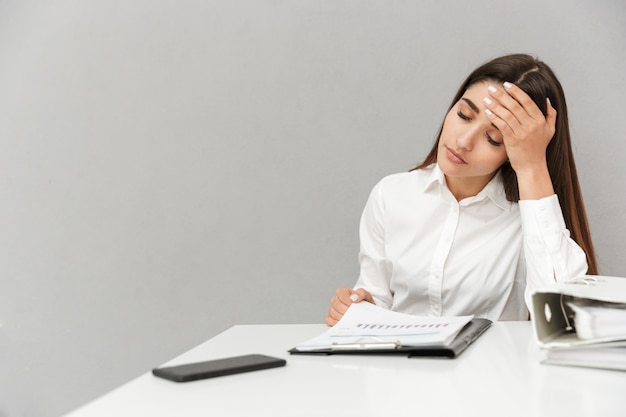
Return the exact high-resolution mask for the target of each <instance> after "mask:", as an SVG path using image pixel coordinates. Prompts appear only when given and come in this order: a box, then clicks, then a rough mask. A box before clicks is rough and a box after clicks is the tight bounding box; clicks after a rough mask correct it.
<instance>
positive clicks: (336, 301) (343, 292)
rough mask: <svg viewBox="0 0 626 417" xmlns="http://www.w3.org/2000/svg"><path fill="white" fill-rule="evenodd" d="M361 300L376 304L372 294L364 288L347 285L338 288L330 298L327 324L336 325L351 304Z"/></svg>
mask: <svg viewBox="0 0 626 417" xmlns="http://www.w3.org/2000/svg"><path fill="white" fill-rule="evenodd" d="M361 301H367V302H368V303H372V304H374V298H373V297H372V294H370V293H369V292H368V291H366V290H365V289H363V288H358V289H356V290H353V289H352V288H347V287H341V288H337V291H336V292H335V295H334V296H333V297H332V298H331V299H330V307H328V315H327V316H326V320H325V321H326V324H327V325H329V326H334V325H335V324H337V322H338V321H339V320H340V319H341V318H342V317H343V315H344V314H345V313H346V311H347V310H348V307H350V305H352V304H353V303H358V302H361Z"/></svg>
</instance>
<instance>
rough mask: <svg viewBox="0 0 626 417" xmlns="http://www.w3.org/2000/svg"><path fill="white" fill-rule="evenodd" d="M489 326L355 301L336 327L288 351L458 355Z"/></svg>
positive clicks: (467, 318) (469, 318) (484, 321)
mask: <svg viewBox="0 0 626 417" xmlns="http://www.w3.org/2000/svg"><path fill="white" fill-rule="evenodd" d="M490 325H491V321H489V320H487V319H481V318H474V317H473V316H463V317H422V316H413V315H409V314H402V313H397V312H394V311H390V310H387V309H384V308H381V307H377V306H375V305H373V304H370V303H368V302H360V303H356V304H352V305H351V306H350V307H349V308H348V311H347V312H346V313H345V314H344V316H343V317H342V318H341V320H340V321H339V322H338V323H337V324H336V325H335V326H334V327H331V328H329V330H328V331H326V332H324V333H322V334H321V335H319V336H317V337H315V338H313V339H310V340H307V341H305V342H303V343H300V344H299V345H297V346H296V347H294V348H293V349H291V350H290V351H289V352H290V353H292V354H324V355H330V354H357V353H361V354H406V355H407V356H409V357H413V356H437V357H447V358H455V357H457V356H458V355H460V354H461V352H463V351H464V350H465V349H466V348H467V346H469V345H470V344H472V343H473V342H474V341H475V340H476V339H477V338H478V337H479V336H480V335H481V334H482V333H483V332H484V331H485V330H487V329H488V328H489V326H490Z"/></svg>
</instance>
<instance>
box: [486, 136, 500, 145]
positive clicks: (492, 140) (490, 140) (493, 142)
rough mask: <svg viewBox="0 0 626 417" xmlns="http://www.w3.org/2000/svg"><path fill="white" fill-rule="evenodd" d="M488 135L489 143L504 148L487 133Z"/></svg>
mask: <svg viewBox="0 0 626 417" xmlns="http://www.w3.org/2000/svg"><path fill="white" fill-rule="evenodd" d="M486 135H487V142H489V143H490V144H492V145H493V146H502V143H500V142H497V141H496V140H494V139H493V138H492V137H491V136H489V133H487V134H486Z"/></svg>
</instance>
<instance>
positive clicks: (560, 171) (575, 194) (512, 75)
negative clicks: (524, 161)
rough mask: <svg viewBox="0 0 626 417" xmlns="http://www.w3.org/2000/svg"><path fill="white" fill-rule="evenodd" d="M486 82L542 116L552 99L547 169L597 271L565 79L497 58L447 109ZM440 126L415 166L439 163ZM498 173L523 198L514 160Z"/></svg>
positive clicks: (536, 65)
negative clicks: (529, 103)
mask: <svg viewBox="0 0 626 417" xmlns="http://www.w3.org/2000/svg"><path fill="white" fill-rule="evenodd" d="M487 80H489V81H493V82H496V83H500V84H501V83H504V82H505V81H509V82H512V83H514V84H515V85H517V86H518V87H520V88H521V89H522V90H524V91H525V92H526V94H528V95H529V96H530V98H531V99H532V100H533V101H534V102H535V104H536V105H537V107H539V109H540V110H541V112H542V113H543V115H544V116H545V115H546V113H547V108H546V97H548V98H549V99H550V103H551V104H552V107H554V108H555V109H556V111H557V119H556V126H555V128H556V130H555V133H554V136H553V137H552V140H551V141H550V143H549V144H548V148H547V150H546V159H547V163H548V170H549V172H550V178H551V179H552V185H553V187H554V191H555V193H556V194H557V196H558V197H559V202H560V203H561V209H562V211H563V217H564V219H565V224H566V226H567V228H568V230H569V231H570V233H571V236H572V239H573V240H574V241H575V242H576V243H577V244H578V245H579V246H580V247H581V248H582V249H583V250H584V251H585V253H586V254H587V265H588V270H587V273H588V274H592V275H597V274H598V266H597V263H596V256H595V251H594V248H593V243H592V241H591V232H590V231H589V223H588V221H587V213H586V211H585V206H584V204H583V199H582V192H581V190H580V184H579V182H578V174H577V172H576V164H575V163H574V154H573V152H572V144H571V137H570V131H569V120H568V117H567V104H566V103H565V93H564V92H563V88H562V87H561V83H560V82H559V80H558V79H557V78H556V75H555V74H554V72H553V71H552V70H551V69H550V67H548V66H547V65H546V64H545V63H544V62H542V61H539V60H538V59H536V58H534V57H532V56H530V55H525V54H514V55H507V56H503V57H499V58H496V59H493V60H491V61H489V62H487V63H485V64H483V65H481V66H480V67H478V68H476V69H475V70H474V71H473V72H472V73H471V74H470V75H469V76H468V77H467V78H466V79H465V81H464V82H463V84H461V87H460V88H459V90H458V92H457V93H456V95H455V96H454V99H453V100H452V103H451V104H450V107H449V109H448V111H449V110H450V109H452V107H453V106H454V105H455V104H456V103H457V102H458V101H459V100H460V99H461V97H463V94H465V91H466V90H467V89H468V88H469V87H471V86H472V85H474V84H476V83H478V82H481V81H487ZM442 129H443V123H442V125H441V128H440V129H439V133H438V134H437V140H436V141H435V144H434V145H433V147H432V149H431V150H430V152H429V153H428V155H427V156H426V159H425V160H424V162H422V163H421V164H420V165H418V166H417V167H415V168H413V170H415V169H421V168H425V167H427V166H428V165H431V164H432V163H434V162H436V161H437V148H438V145H439V138H440V136H441V131H442ZM500 171H501V172H502V178H503V181H504V190H505V193H506V197H507V199H508V200H509V201H515V202H517V201H519V189H518V186H517V176H516V175H515V171H514V170H513V168H512V167H511V164H510V163H509V162H508V161H507V162H505V163H504V164H503V165H502V166H501V167H500Z"/></svg>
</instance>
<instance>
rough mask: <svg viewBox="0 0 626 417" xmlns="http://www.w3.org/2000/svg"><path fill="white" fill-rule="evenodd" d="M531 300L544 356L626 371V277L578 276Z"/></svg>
mask: <svg viewBox="0 0 626 417" xmlns="http://www.w3.org/2000/svg"><path fill="white" fill-rule="evenodd" d="M532 303H533V322H534V330H535V336H536V339H537V342H538V344H539V346H540V348H541V351H542V362H544V363H548V364H556V365H571V366H582V367H592V368H603V369H612V370H621V371H626V278H620V277H606V276H593V275H588V276H584V277H580V278H578V279H575V280H572V281H569V282H565V283H559V284H556V285H555V286H553V287H550V288H546V289H543V290H538V291H535V293H534V294H533V296H532Z"/></svg>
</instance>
